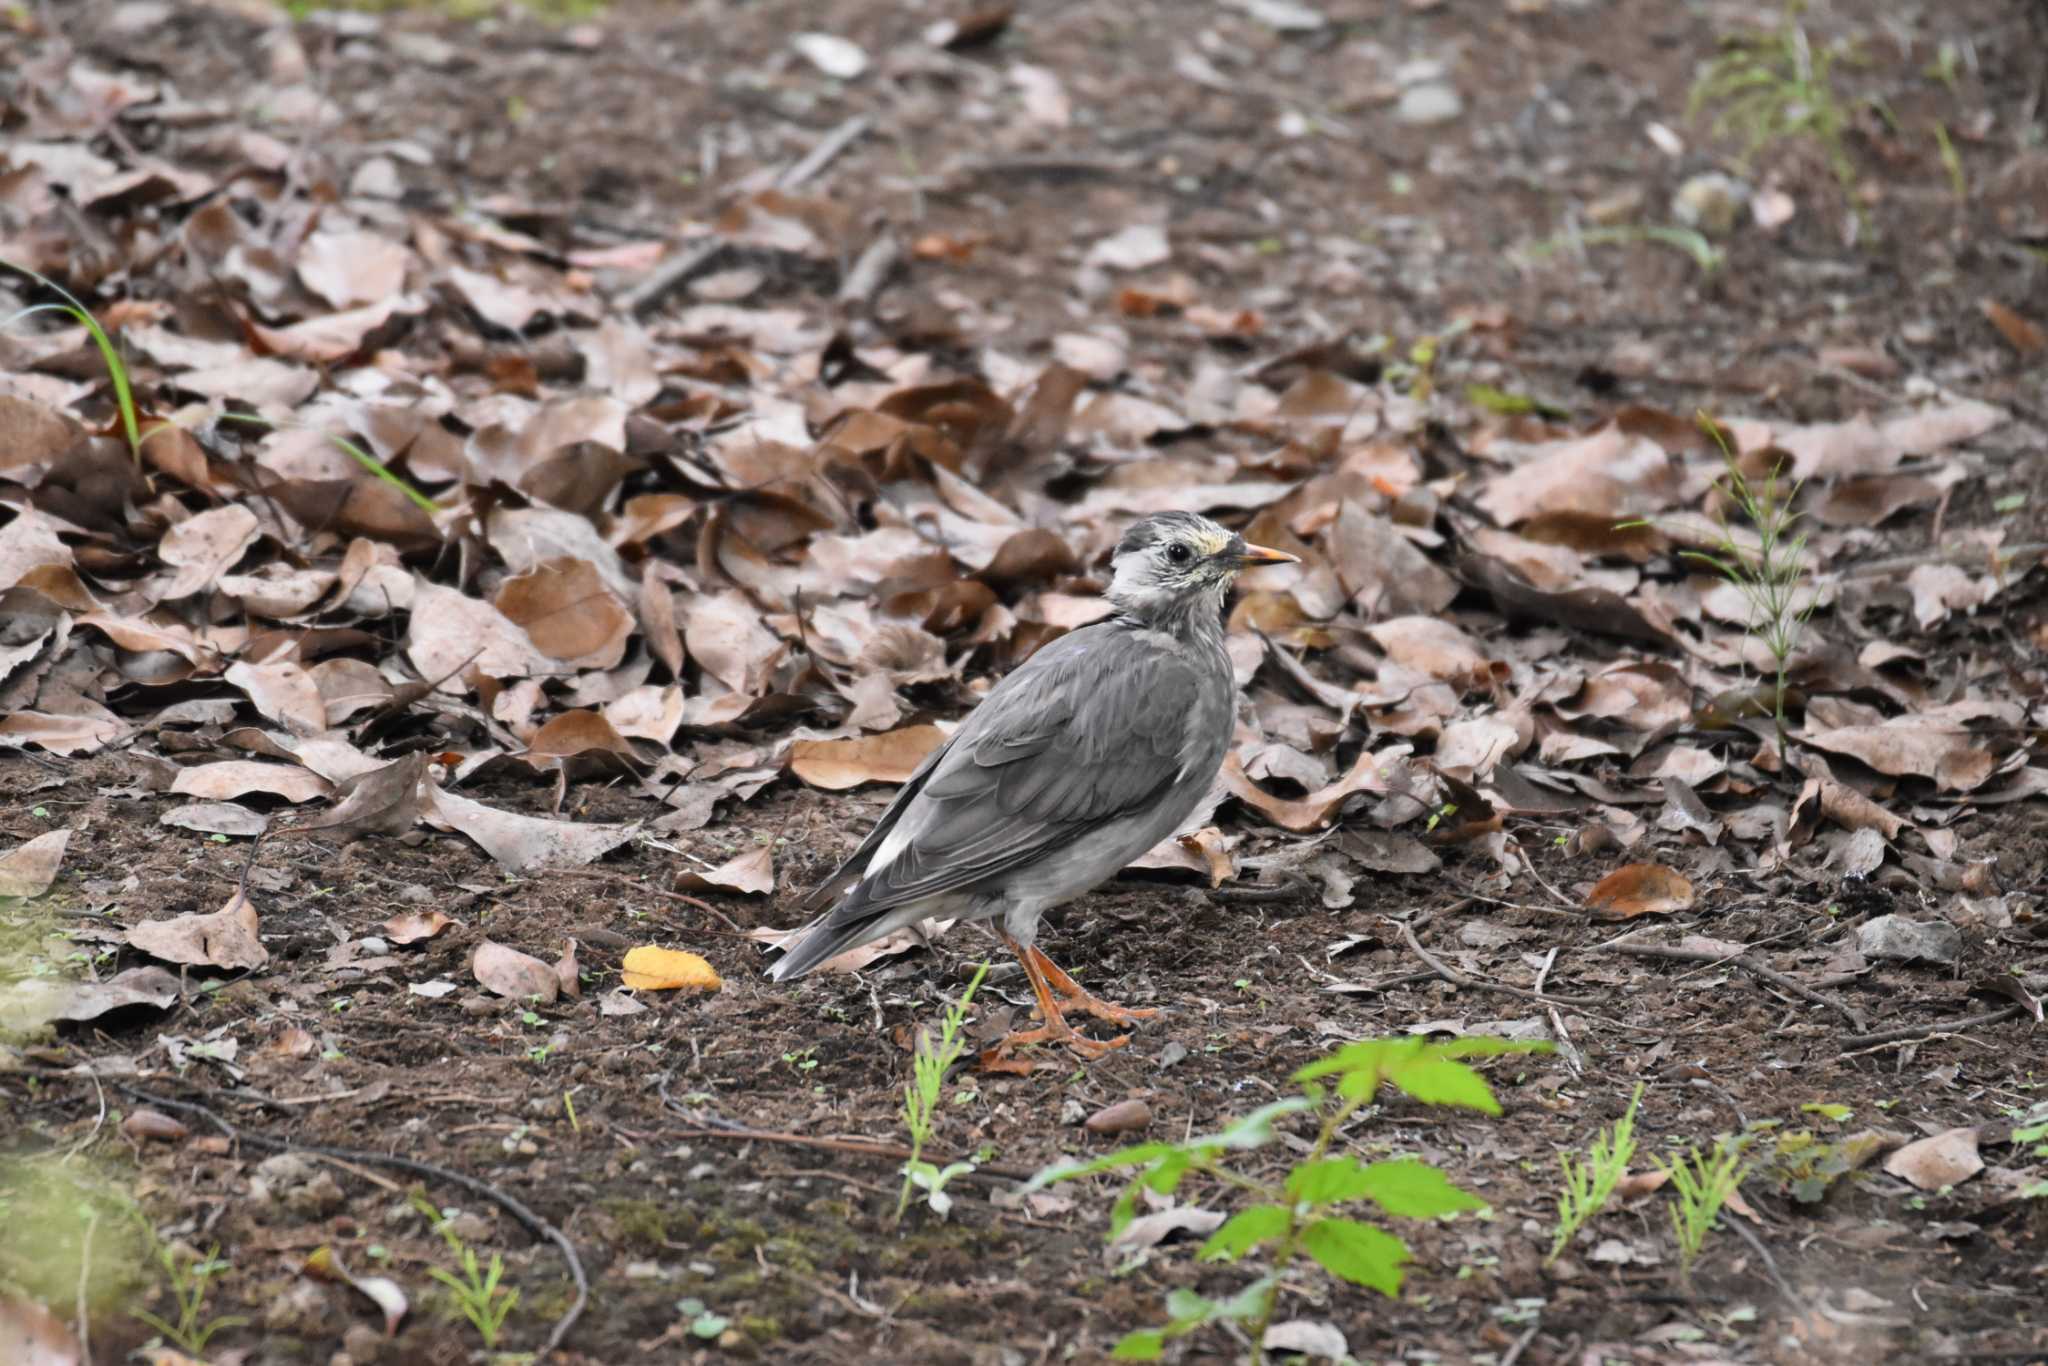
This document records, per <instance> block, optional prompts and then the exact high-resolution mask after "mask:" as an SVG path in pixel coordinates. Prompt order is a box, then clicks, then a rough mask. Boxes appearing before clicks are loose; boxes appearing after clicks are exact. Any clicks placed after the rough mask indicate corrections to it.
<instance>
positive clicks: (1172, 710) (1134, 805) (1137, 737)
mask: <svg viewBox="0 0 2048 1366" xmlns="http://www.w3.org/2000/svg"><path fill="white" fill-rule="evenodd" d="M1199 692H1200V686H1199V681H1198V677H1197V674H1196V672H1195V670H1194V669H1193V668H1192V667H1191V665H1190V663H1189V662H1188V661H1187V660H1186V659H1184V658H1181V657H1179V656H1177V655H1176V654H1174V653H1173V652H1172V651H1170V650H1168V649H1166V648H1163V647H1162V646H1160V645H1157V644H1154V643H1152V642H1150V641H1148V640H1146V639H1144V638H1141V637H1139V636H1137V635H1135V634H1134V633H1132V632H1130V631H1128V630H1126V629H1124V628H1121V627H1119V626H1116V625H1113V624H1107V623H1106V624H1104V625H1103V626H1101V627H1095V628H1087V629H1084V630H1081V631H1076V632H1074V633H1072V634H1070V635H1067V636H1064V637H1062V638H1061V639H1059V640H1057V641H1054V642H1053V643H1052V644H1051V645H1048V646H1046V647H1045V649H1043V650H1041V651H1039V652H1038V654H1036V655H1034V656H1033V657H1032V658H1031V660H1030V661H1029V662H1028V663H1027V664H1026V665H1025V666H1024V667H1023V668H1022V669H1020V670H1018V671H1017V672H1016V673H1014V674H1012V675H1011V676H1010V678H1009V679H1007V680H1005V682H1004V684H1003V686H1002V687H1001V688H999V689H998V690H997V691H996V692H995V693H994V694H993V695H991V696H990V697H989V699H988V700H987V701H985V702H984V703H982V705H981V706H980V707H979V708H977V709H976V711H975V712H974V714H973V715H972V716H971V717H969V718H968V721H967V722H966V724H964V725H963V726H962V727H961V728H960V731H959V732H958V733H957V734H956V735H955V736H954V738H953V740H952V742H951V743H950V744H949V745H948V746H947V747H946V750H945V753H944V755H943V757H942V758H940V759H939V761H938V762H937V763H935V764H934V765H933V767H932V768H931V769H930V770H928V773H927V776H926V778H925V780H924V782H923V784H922V786H921V788H920V790H919V791H918V792H917V793H916V794H915V795H914V796H913V797H912V798H911V799H910V801H909V802H908V803H902V802H901V799H899V806H898V807H895V808H892V814H894V815H896V820H894V821H889V822H887V823H888V824H889V825H890V826H891V829H890V831H889V832H888V833H887V834H886V835H885V836H884V837H883V839H882V840H880V841H878V842H876V843H875V852H880V851H881V849H882V848H883V846H885V845H889V844H897V845H899V846H900V847H898V848H897V850H896V852H895V856H894V857H893V858H891V859H890V860H889V861H888V862H887V863H886V864H884V865H883V866H881V867H871V868H870V869H869V870H868V873H867V876H866V877H865V879H864V880H863V881H862V882H861V884H860V885H859V886H858V887H857V888H856V889H855V890H854V892H853V894H852V895H851V896H849V897H847V898H846V900H845V901H844V902H843V903H842V904H841V905H840V907H839V908H838V909H837V910H836V911H834V912H833V914H832V915H831V916H830V917H829V921H828V923H832V924H835V925H846V924H850V923H852V922H853V921H856V920H872V919H874V918H875V917H876V916H877V915H879V914H880V913H881V912H883V911H886V910H889V909H892V908H894V907H898V906H905V905H909V904H910V903H912V902H916V901H922V900H924V899H926V898H928V897H934V896H940V895H943V894H946V893H949V892H958V891H963V890H966V889H968V888H971V887H973V886H974V885H975V884H977V883H980V882H983V881H985V880H987V879H989V878H992V877H995V876H996V875H998V874H1000V873H1003V872H1006V871H1008V870H1009V869H1011V868H1014V867H1017V866H1018V865H1020V864H1025V863H1029V862H1031V861H1032V860H1034V859H1036V858H1038V857H1039V856H1041V855H1042V854H1044V853H1045V852H1046V851H1048V850H1049V849H1052V848H1054V847H1056V846H1059V845H1062V844H1065V843H1067V842H1069V841H1071V840H1073V839H1074V838H1076V837H1077V836H1078V835H1080V834H1082V833H1084V832H1086V831H1087V830H1090V829H1093V828H1095V827H1097V826H1099V825H1102V824H1104V823H1105V822H1108V821H1111V820H1114V819H1115V818H1117V817H1118V816H1121V815H1125V814H1127V813H1131V812H1134V811H1140V810H1144V809H1147V808H1149V807H1150V806H1151V805H1152V803H1153V802H1155V801H1156V800H1158V799H1159V796H1160V794H1161V791H1162V789H1164V788H1166V787H1168V786H1170V785H1171V784H1172V783H1173V782H1174V781H1175V779H1176V778H1177V777H1178V776H1179V774H1180V769H1181V765H1182V763H1183V761H1184V755H1183V751H1184V749H1185V748H1186V744H1187V737H1188V733H1189V724H1190V721H1191V719H1192V718H1193V717H1194V715H1195V713H1196V710H1197V703H1198V701H1199ZM877 832H878V833H879V832H880V827H878V828H877ZM874 838H875V837H874V836H873V835H870V836H869V839H870V840H871V841H873V840H874ZM863 847H864V848H865V847H866V846H865V845H864V846H863ZM871 857H872V855H871Z"/></svg>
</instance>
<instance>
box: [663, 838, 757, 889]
mask: <svg viewBox="0 0 2048 1366" xmlns="http://www.w3.org/2000/svg"><path fill="white" fill-rule="evenodd" d="M676 886H678V887H686V888H688V889H690V890H691V891H698V892H704V891H720V892H745V893H747V894H749V895H754V896H766V895H767V894H768V893H770V892H772V891H774V890H775V859H774V851H773V850H772V849H770V848H769V846H767V845H765V844H763V845H757V846H756V847H754V848H752V849H749V850H747V851H745V852H744V853H742V854H740V855H738V856H737V857H735V858H732V859H730V860H728V861H726V862H725V863H721V864H720V865H718V867H716V868H713V869H712V870H711V871H710V872H708V873H695V872H684V873H680V874H678V875H677V876H676Z"/></svg>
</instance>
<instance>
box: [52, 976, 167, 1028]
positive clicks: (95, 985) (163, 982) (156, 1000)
mask: <svg viewBox="0 0 2048 1366" xmlns="http://www.w3.org/2000/svg"><path fill="white" fill-rule="evenodd" d="M178 990H179V988H178V979H177V978H176V977H174V976H172V975H171V973H169V972H168V971H166V970H165V969H163V968H160V967H158V966H157V965H156V964H154V963H151V964H150V965H149V966H147V967H140V968H129V969H127V970H126V971H123V972H117V973H115V974H114V975H113V976H112V977H109V978H108V979H107V980H106V981H104V982H78V983H75V984H73V985H72V986H71V987H70V989H69V990H68V991H67V992H66V994H65V996H64V998H63V1003H62V1005H60V1006H59V1007H58V1009H57V1011H56V1014H55V1016H54V1017H53V1018H55V1019H59V1020H97V1019H98V1018H99V1017H100V1016H102V1015H104V1014H106V1013H107V1012H108V1011H110V1010H120V1009H122V1008H123V1007H125V1006H154V1007H155V1008H156V1009H158V1010H162V1009H164V1008H165V1007H166V1006H169V1005H171V1004H172V1003H173V1002H175V1001H176V1000H177V999H178Z"/></svg>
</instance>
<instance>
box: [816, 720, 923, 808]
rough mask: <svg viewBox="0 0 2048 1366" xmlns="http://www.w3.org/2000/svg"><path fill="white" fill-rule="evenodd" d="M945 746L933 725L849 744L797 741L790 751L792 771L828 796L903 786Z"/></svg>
mask: <svg viewBox="0 0 2048 1366" xmlns="http://www.w3.org/2000/svg"><path fill="white" fill-rule="evenodd" d="M945 742H946V733H945V732H944V731H942V730H940V729H939V728H938V727H937V726H930V725H926V726H905V727H903V728H902V729H900V730H892V731H887V732H885V733H883V734H881V735H862V736H856V737H854V738H852V739H847V740H797V741H794V742H792V743H791V745H790V747H789V771H790V772H791V773H794V774H795V775H796V776H797V777H799V778H801V779H803V780H804V781H805V782H807V783H809V784H810V785H811V786H812V787H822V788H824V789H825V790H826V791H828V792H840V791H844V790H845V789H847V788H849V787H859V786H860V785H861V784H862V783H903V782H908V781H909V780H910V775H911V774H913V773H915V772H917V766H918V765H919V764H921V763H923V762H924V761H925V759H926V758H927V757H928V756H929V755H930V754H931V752H932V751H933V750H935V749H937V748H938V747H939V746H940V745H942V744H944V743H945Z"/></svg>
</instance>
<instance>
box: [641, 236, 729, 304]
mask: <svg viewBox="0 0 2048 1366" xmlns="http://www.w3.org/2000/svg"><path fill="white" fill-rule="evenodd" d="M725 248H726V242H725V239H724V238H722V237H714V238H712V239H711V240H710V241H707V242H699V243H697V245H695V246H693V247H687V248H685V249H684V250H682V251H680V252H678V253H677V254H676V255H674V256H671V257H669V258H668V259H667V260H666V261H663V262H662V263H661V264H660V265H658V266H656V267H655V268H654V271H653V273H652V274H650V275H649V276H648V277H647V278H646V279H644V280H642V281H641V282H640V283H639V284H637V285H635V286H633V288H631V289H629V290H627V291H626V292H625V293H624V294H621V295H620V296H619V301H618V306H619V310H620V311H621V312H624V313H645V312H646V311H647V310H648V309H650V308H652V307H654V305H656V304H658V303H660V302H661V301H662V300H663V299H665V298H667V297H668V296H669V294H670V293H671V292H672V291H674V289H675V288H676V286H678V285H680V284H682V283H683V282H684V281H685V280H687V279H689V278H690V277H691V276H692V275H695V274H696V273H697V272H698V271H700V270H702V269H704V267H706V266H708V265H710V264H711V258H712V257H714V256H716V255H718V253H720V252H721V251H724V250H725Z"/></svg>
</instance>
